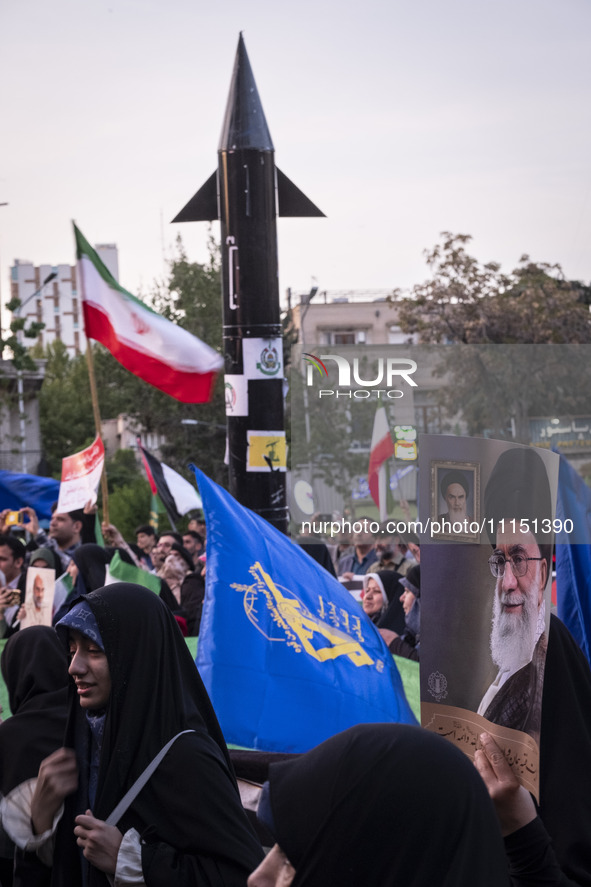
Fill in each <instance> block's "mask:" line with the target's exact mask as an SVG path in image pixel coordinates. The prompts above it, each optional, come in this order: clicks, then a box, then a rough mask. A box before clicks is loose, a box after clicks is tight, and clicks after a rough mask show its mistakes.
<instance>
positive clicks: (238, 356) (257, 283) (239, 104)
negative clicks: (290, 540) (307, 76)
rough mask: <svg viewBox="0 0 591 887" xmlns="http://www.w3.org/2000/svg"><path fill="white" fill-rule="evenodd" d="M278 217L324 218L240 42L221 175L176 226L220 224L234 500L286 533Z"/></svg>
mask: <svg viewBox="0 0 591 887" xmlns="http://www.w3.org/2000/svg"><path fill="white" fill-rule="evenodd" d="M277 210H279V213H278V212H277ZM278 214H279V215H284V216H323V215H324V214H323V213H322V212H320V210H319V209H317V208H316V207H315V206H314V204H313V203H311V201H310V200H308V198H307V197H306V196H305V195H304V194H303V193H302V192H301V191H300V190H299V189H298V188H297V187H296V186H295V185H294V184H293V183H292V182H291V181H290V180H289V179H288V178H287V176H285V175H284V174H283V173H281V171H280V170H278V169H277V168H276V166H275V150H274V147H273V142H272V141H271V136H270V133H269V129H268V126H267V121H266V119H265V115H264V112H263V108H262V104H261V101H260V98H259V94H258V90H257V87H256V83H255V80H254V77H253V74H252V69H251V67H250V62H249V59H248V55H247V53H246V48H245V46H244V41H243V39H242V35H240V38H239V41H238V49H237V52H236V59H235V63H234V72H233V75H232V82H231V85H230V93H229V96H228V103H227V106H226V113H225V117H224V124H223V127H222V134H221V137H220V143H219V148H218V169H217V173H214V174H213V175H212V176H210V178H209V179H208V180H207V182H206V183H205V184H204V185H203V186H202V187H201V188H200V189H199V191H198V192H197V193H196V194H195V195H194V197H192V198H191V200H190V201H189V202H188V203H187V205H186V206H185V207H184V208H183V209H182V210H181V212H180V213H179V214H178V215H177V216H176V218H175V219H173V222H188V221H207V220H213V219H218V218H219V219H220V222H221V245H222V300H223V324H224V356H225V362H226V367H225V380H224V381H225V394H226V417H227V425H228V455H229V471H230V492H231V493H232V495H233V496H234V497H235V498H236V499H237V500H238V501H239V502H240V503H241V504H242V505H245V506H247V507H248V508H251V509H252V510H253V511H256V512H257V513H258V514H260V515H261V516H262V517H265V518H266V519H267V520H268V521H269V522H270V523H272V524H273V525H274V526H276V527H277V528H278V529H280V530H282V531H283V532H286V530H287V505H286V492H285V471H286V446H285V420H284V407H283V403H284V395H283V377H284V372H283V350H282V344H283V343H282V337H281V317H280V307H279V282H278V271H277V228H276V218H277V215H278Z"/></svg>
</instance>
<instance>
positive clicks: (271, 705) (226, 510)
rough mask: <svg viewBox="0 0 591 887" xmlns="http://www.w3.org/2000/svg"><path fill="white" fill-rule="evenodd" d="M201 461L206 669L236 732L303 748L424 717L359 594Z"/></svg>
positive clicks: (226, 724)
mask: <svg viewBox="0 0 591 887" xmlns="http://www.w3.org/2000/svg"><path fill="white" fill-rule="evenodd" d="M192 467H193V471H194V472H195V476H196V478H197V484H198V486H199V492H200V493H201V497H202V499H203V510H204V512H205V520H206V522H207V580H206V581H207V594H206V600H205V605H204V608H203V617H202V620H201V630H200V636H199V651H198V655H197V666H198V667H199V671H200V673H201V677H202V678H203V681H204V683H205V686H206V687H207V690H208V693H209V695H210V697H211V700H212V702H213V705H214V708H215V711H216V714H217V716H218V718H219V721H220V724H221V727H222V730H223V732H224V736H225V738H226V741H227V742H231V743H234V744H236V745H242V746H245V747H247V748H255V749H264V750H265V751H285V752H304V751H307V750H308V749H310V748H312V747H313V746H315V745H317V744H318V743H319V742H322V741H323V740H325V739H327V738H328V737H329V736H332V735H333V734H335V733H338V732H340V731H341V730H346V729H347V728H348V727H351V726H352V725H354V724H359V723H365V722H400V723H404V724H416V720H415V717H414V715H413V713H412V711H411V709H410V707H409V705H408V702H407V701H406V697H405V695H404V690H403V688H402V681H401V679H400V675H399V674H398V670H397V669H396V666H395V665H394V661H393V659H392V656H391V655H390V653H389V651H388V649H387V647H386V645H385V644H384V642H383V641H382V638H381V636H380V634H379V632H378V631H377V629H376V628H375V626H374V625H373V624H372V623H371V622H370V621H369V619H368V618H367V617H366V616H365V614H364V613H363V611H362V610H361V608H360V606H359V604H358V603H356V601H354V600H353V598H352V597H351V595H350V594H349V592H348V591H346V589H344V588H343V587H342V586H341V585H340V583H339V582H337V580H336V579H335V578H334V577H332V576H331V575H330V574H329V573H328V572H327V571H326V570H324V569H323V568H322V567H320V566H319V565H318V564H317V563H316V562H315V561H313V560H312V558H311V557H310V556H309V555H307V554H306V553H305V552H304V551H302V550H301V549H300V548H299V547H298V546H297V545H295V544H294V543H293V542H291V541H290V540H289V539H288V538H287V537H286V536H284V535H283V534H282V533H280V532H279V531H278V530H276V529H275V528H274V527H272V526H271V525H270V524H269V523H267V521H265V520H263V519H262V518H261V517H259V516H258V515H256V514H254V513H253V512H252V511H249V510H248V509H247V508H244V507H243V506H242V505H239V504H238V502H236V500H235V499H233V498H232V496H230V494H229V493H227V492H226V491H225V490H223V489H222V488H221V487H219V486H218V485H217V484H215V483H214V482H213V481H211V480H209V478H207V477H206V476H205V475H204V474H203V472H201V471H199V469H197V468H195V467H194V466H192Z"/></svg>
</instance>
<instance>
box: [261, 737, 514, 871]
mask: <svg viewBox="0 0 591 887" xmlns="http://www.w3.org/2000/svg"><path fill="white" fill-rule="evenodd" d="M258 817H259V819H260V820H261V821H262V823H263V824H264V825H265V826H266V828H267V829H268V830H269V832H270V833H271V835H272V836H273V838H274V839H275V841H276V842H277V843H276V844H275V846H274V847H273V849H272V850H271V852H270V853H269V855H268V856H267V857H266V859H265V860H264V862H263V863H262V864H261V865H260V866H259V868H258V869H257V870H256V871H255V872H253V874H252V875H251V876H250V879H249V882H248V885H249V887H267V885H269V884H277V885H281V887H288V885H289V884H293V887H319V885H327V887H328V885H330V887H365V885H367V887H509V883H510V882H509V874H508V868H507V861H506V859H505V853H504V849H503V842H502V839H501V832H500V829H499V825H498V823H497V821H496V816H495V811H494V809H493V806H492V803H491V801H490V798H489V797H488V796H487V792H486V789H485V787H484V785H483V783H482V780H481V779H480V777H479V775H478V773H477V772H476V770H475V768H474V765H473V764H472V763H471V761H470V760H469V759H468V757H467V756H466V755H464V754H463V753H462V752H461V751H459V750H458V749H457V748H454V746H453V745H452V744H451V743H450V742H448V741H447V740H445V739H443V738H441V737H440V736H436V735H435V734H434V733H430V732H428V731H427V730H424V729H423V728H422V727H409V726H406V725H404V724H359V725H358V726H357V727H351V728H350V729H349V730H345V732H344V733H338V734H337V735H336V736H333V737H332V738H331V739H327V740H326V742H323V743H322V744H321V745H318V746H317V747H316V748H314V749H312V750H311V751H309V752H307V753H306V754H304V755H301V756H300V757H298V758H296V759H294V760H291V761H285V762H280V763H276V764H271V766H270V768H269V781H268V782H267V783H265V786H264V787H263V791H262V794H261V798H260V801H259V805H258Z"/></svg>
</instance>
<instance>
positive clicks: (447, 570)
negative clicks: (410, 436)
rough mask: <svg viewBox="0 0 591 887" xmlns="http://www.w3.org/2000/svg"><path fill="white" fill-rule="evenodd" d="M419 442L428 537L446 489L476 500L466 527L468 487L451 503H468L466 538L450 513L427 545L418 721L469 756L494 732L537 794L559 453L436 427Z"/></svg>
mask: <svg viewBox="0 0 591 887" xmlns="http://www.w3.org/2000/svg"><path fill="white" fill-rule="evenodd" d="M420 446H421V456H422V458H423V460H424V462H426V463H427V464H429V465H430V466H431V471H430V472H424V473H423V475H422V478H421V490H420V501H421V502H422V503H424V507H423V508H422V509H421V511H420V513H419V517H420V518H421V523H422V528H423V539H422V541H423V542H425V543H427V542H433V541H434V540H435V539H438V538H441V534H440V528H435V530H434V531H433V533H431V532H430V518H431V519H432V516H433V515H434V514H435V516H436V517H438V518H441V517H442V516H441V515H440V513H439V507H440V506H439V499H440V497H441V496H442V495H443V497H444V498H445V495H446V493H447V496H448V499H449V500H451V499H452V498H453V496H452V493H453V494H454V495H455V496H456V497H458V496H461V495H462V493H464V494H465V496H466V499H467V501H468V503H469V506H471V514H470V516H469V525H468V528H467V532H466V527H464V521H466V520H468V514H467V510H466V499H463V501H462V502H461V503H456V502H453V501H452V502H451V504H450V505H449V511H450V515H451V512H453V511H454V507H455V510H456V512H457V514H456V515H455V516H456V517H458V515H459V512H460V511H461V509H462V508H463V511H464V512H465V513H464V514H463V517H462V519H461V520H460V518H459V517H458V521H456V523H458V524H461V526H459V529H458V532H457V537H458V539H459V541H458V542H453V541H447V540H452V539H453V536H454V531H453V522H452V530H451V531H449V532H448V531H446V533H445V535H443V538H444V539H445V540H446V541H445V542H441V543H438V544H433V545H424V546H423V547H422V548H421V570H422V574H421V575H422V586H421V590H422V602H421V604H422V611H421V619H422V625H421V641H422V643H421V651H422V656H421V720H422V723H423V725H424V726H425V727H428V728H429V729H432V730H434V731H435V732H438V733H440V734H442V735H444V736H446V737H447V738H448V739H450V740H451V741H452V742H454V744H456V745H458V746H459V747H460V748H461V749H462V750H463V751H465V752H466V753H467V754H469V755H470V757H473V756H474V752H475V751H476V749H477V748H479V747H480V740H479V736H480V734H481V733H482V732H488V733H490V734H491V735H492V736H493V738H494V739H495V741H496V742H497V744H498V745H499V746H500V747H501V748H502V749H503V751H504V752H505V756H506V757H507V760H508V761H509V763H510V764H511V766H512V768H513V771H514V772H515V773H516V775H517V777H518V778H519V780H520V782H521V783H522V784H523V785H524V786H525V787H526V788H527V789H528V790H529V791H531V792H532V794H534V795H535V796H536V797H538V795H539V743H540V727H541V716H542V689H543V681H544V669H545V662H546V649H547V637H548V628H549V620H550V584H551V582H550V580H551V545H552V538H553V532H552V531H553V528H554V523H553V517H554V509H555V503H556V486H557V474H558V457H557V456H556V455H555V454H553V453H549V452H547V451H540V450H537V449H534V448H531V447H522V446H516V445H513V444H507V443H504V442H501V441H492V440H485V439H470V438H452V437H440V436H435V435H434V436H431V435H424V436H421V440H420ZM442 473H443V475H444V476H443V477H440V475H441V474H442ZM464 478H465V480H464ZM442 487H443V488H444V489H443V490H442ZM480 491H482V494H481V492H480ZM460 506H461V508H460ZM421 512H424V513H421ZM451 516H453V515H451ZM476 517H477V518H478V527H475V526H472V524H474V523H475V518H476ZM467 537H468V538H471V539H473V540H474V544H466V539H467Z"/></svg>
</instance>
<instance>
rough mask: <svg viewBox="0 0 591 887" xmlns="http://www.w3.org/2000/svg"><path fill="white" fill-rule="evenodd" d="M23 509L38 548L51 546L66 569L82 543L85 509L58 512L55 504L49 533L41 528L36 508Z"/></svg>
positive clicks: (28, 527)
mask: <svg viewBox="0 0 591 887" xmlns="http://www.w3.org/2000/svg"><path fill="white" fill-rule="evenodd" d="M22 510H23V512H24V513H25V514H26V515H27V516H28V518H29V524H28V525H27V529H28V530H29V531H30V533H31V534H32V536H33V538H34V539H35V546H36V547H37V548H50V549H51V550H52V551H55V553H56V554H57V555H58V556H59V558H60V560H61V562H62V565H63V567H64V569H65V568H66V567H67V566H68V564H69V563H70V561H71V560H72V555H73V554H74V552H75V551H76V549H77V548H78V546H79V545H81V544H82V537H81V534H82V526H83V522H84V510H83V509H82V508H78V509H76V510H75V511H65V512H58V510H57V506H54V508H53V510H52V514H51V521H50V523H49V531H48V533H46V532H45V530H42V529H40V527H39V520H38V518H37V514H36V513H35V511H34V509H32V508H29V507H27V508H23V509H22ZM94 510H96V508H95V509H94ZM89 514H90V511H89ZM87 541H90V540H87Z"/></svg>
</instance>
